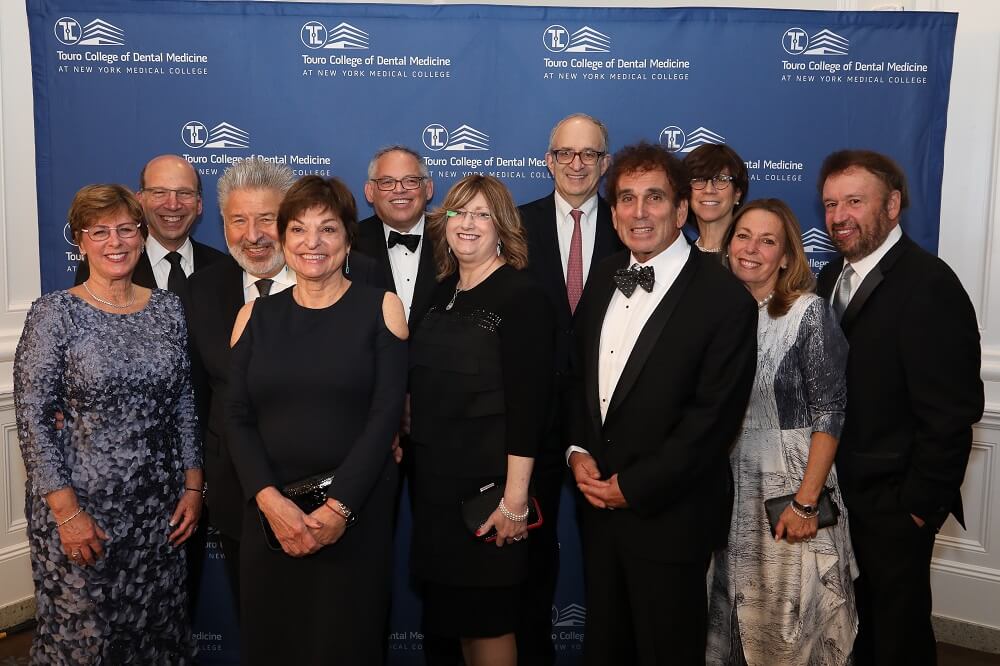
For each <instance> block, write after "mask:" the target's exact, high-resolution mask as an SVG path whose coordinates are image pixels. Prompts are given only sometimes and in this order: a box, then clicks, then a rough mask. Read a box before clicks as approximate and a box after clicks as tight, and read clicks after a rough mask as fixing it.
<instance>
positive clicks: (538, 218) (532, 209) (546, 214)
mask: <svg viewBox="0 0 1000 666" xmlns="http://www.w3.org/2000/svg"><path fill="white" fill-rule="evenodd" d="M518 210H519V211H520V212H521V221H522V223H523V224H524V228H525V230H526V231H527V234H528V272H529V273H531V274H532V275H533V276H534V278H535V280H536V281H537V282H538V284H540V285H541V286H542V289H544V290H545V294H546V295H547V296H548V297H549V300H550V301H551V302H552V307H553V308H554V312H555V313H556V327H557V329H558V334H557V337H556V355H555V358H556V373H557V374H558V375H563V374H565V373H568V372H570V371H571V366H572V363H573V359H574V357H575V355H574V352H573V314H572V313H571V312H570V309H569V299H568V298H567V296H566V278H565V276H564V273H563V262H562V256H561V255H560V254H559V235H558V234H557V232H556V199H555V193H552V194H550V195H548V196H547V197H542V198H541V199H538V200H537V201H532V202H531V203H527V204H524V205H523V206H521V207H520V208H518ZM622 247H623V246H622V243H621V241H620V240H619V239H618V234H617V233H616V232H615V229H614V226H613V225H612V223H611V207H610V206H609V205H608V202H606V201H605V200H604V198H603V197H598V198H597V235H596V237H595V238H594V257H593V260H592V261H591V264H590V274H589V275H588V276H587V282H586V283H585V284H584V289H586V288H587V285H588V284H590V283H591V282H592V281H593V276H594V269H595V268H597V266H598V265H599V264H600V263H601V261H603V260H604V259H605V258H607V257H609V256H611V255H612V254H614V253H615V252H618V251H620V250H621V249H622ZM557 388H558V387H557Z"/></svg>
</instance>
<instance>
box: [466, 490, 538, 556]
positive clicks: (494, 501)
mask: <svg viewBox="0 0 1000 666" xmlns="http://www.w3.org/2000/svg"><path fill="white" fill-rule="evenodd" d="M503 491H504V487H503V486H501V485H500V484H497V483H491V484H489V485H487V486H483V487H482V488H480V489H479V492H478V493H476V494H475V495H473V496H472V497H469V498H466V499H464V500H462V522H464V523H465V527H466V528H467V529H468V530H469V531H470V532H472V534H473V536H475V534H476V532H478V531H479V528H480V527H482V526H483V523H485V522H486V519H487V518H489V517H490V514H492V513H493V512H494V511H496V510H497V507H498V506H500V499H501V498H502V497H503ZM527 522H528V529H529V530H533V529H536V528H538V527H541V526H542V508H541V507H540V506H538V500H537V499H535V498H534V497H529V498H528V518H527ZM476 538H477V539H479V540H481V541H486V542H493V541H496V538H497V531H496V528H491V529H490V531H489V532H487V533H486V534H481V535H479V536H478V537H476Z"/></svg>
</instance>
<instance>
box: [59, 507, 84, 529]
mask: <svg viewBox="0 0 1000 666" xmlns="http://www.w3.org/2000/svg"><path fill="white" fill-rule="evenodd" d="M81 513H83V507H82V506H80V507H77V509H76V511H75V512H73V515H72V516H70V517H69V518H67V519H65V520H63V521H62V522H58V523H56V527H62V526H63V525H65V524H66V523H68V522H69V521H71V520H73V519H74V518H76V517H77V516H79V515H80V514H81Z"/></svg>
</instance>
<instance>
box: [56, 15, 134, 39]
mask: <svg viewBox="0 0 1000 666" xmlns="http://www.w3.org/2000/svg"><path fill="white" fill-rule="evenodd" d="M53 29H54V31H55V34H56V39H58V40H59V41H60V42H62V43H63V44H66V45H67V46H73V45H79V46H125V31H124V30H122V29H121V28H119V27H117V26H114V25H111V24H110V23H108V22H107V21H105V20H103V19H94V20H93V21H91V22H90V23H88V24H87V25H85V26H82V27H81V26H80V22H79V21H77V20H76V19H75V18H73V17H71V16H64V17H62V18H61V19H59V20H58V21H56V24H55V27H54V28H53Z"/></svg>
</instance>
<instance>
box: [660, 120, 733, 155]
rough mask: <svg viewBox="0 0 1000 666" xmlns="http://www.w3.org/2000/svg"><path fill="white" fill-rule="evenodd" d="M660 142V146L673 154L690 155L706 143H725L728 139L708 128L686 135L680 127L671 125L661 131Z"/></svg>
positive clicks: (700, 128)
mask: <svg viewBox="0 0 1000 666" xmlns="http://www.w3.org/2000/svg"><path fill="white" fill-rule="evenodd" d="M659 140H660V145H661V146H663V147H664V148H666V149H667V150H669V151H670V152H672V153H690V152H691V151H692V150H694V149H695V148H697V147H698V146H704V145H705V144H706V143H725V142H726V137H724V136H722V135H721V134H718V133H716V132H713V131H712V130H710V129H708V128H707V127H699V128H698V129H696V130H694V131H693V132H691V133H685V132H684V130H682V129H681V128H680V127H677V126H676V125H669V126H667V127H664V128H663V129H662V130H660V139H659Z"/></svg>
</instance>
